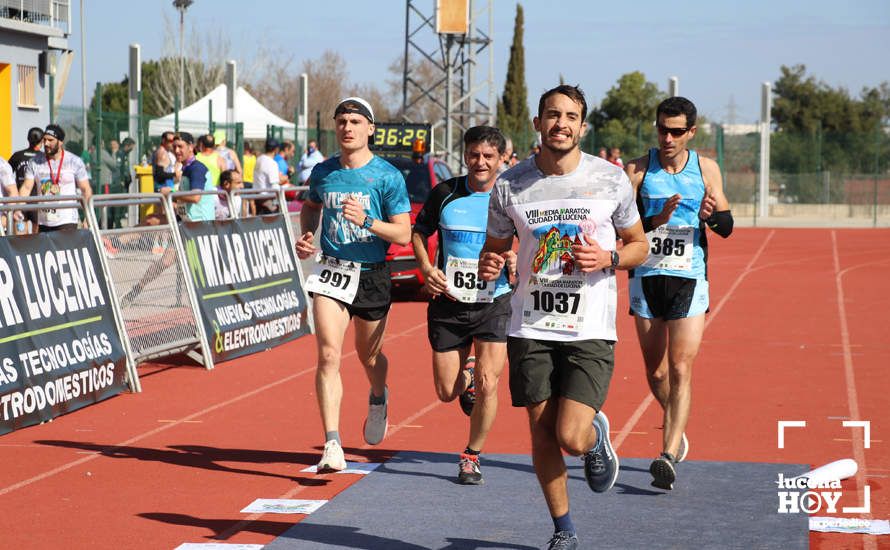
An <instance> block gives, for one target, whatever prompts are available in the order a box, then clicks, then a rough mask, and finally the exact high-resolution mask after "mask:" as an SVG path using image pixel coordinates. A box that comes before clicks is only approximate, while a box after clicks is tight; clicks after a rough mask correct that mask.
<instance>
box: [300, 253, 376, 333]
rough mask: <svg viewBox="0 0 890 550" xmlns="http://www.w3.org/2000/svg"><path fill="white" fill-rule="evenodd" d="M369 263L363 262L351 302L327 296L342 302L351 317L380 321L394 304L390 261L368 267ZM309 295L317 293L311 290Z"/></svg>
mask: <svg viewBox="0 0 890 550" xmlns="http://www.w3.org/2000/svg"><path fill="white" fill-rule="evenodd" d="M369 265H370V264H363V267H362V272H361V274H360V275H359V277H358V290H357V291H356V293H355V299H353V300H352V303H351V304H347V303H346V302H343V301H341V300H337V299H336V298H331V297H330V296H326V298H330V299H331V300H334V301H335V302H338V303H340V304H342V305H343V307H345V308H346V311H347V312H349V317H350V318H352V317H358V318H359V319H364V320H365V321H379V320H380V319H383V318H384V317H386V314H387V313H389V307H390V306H391V305H392V297H391V291H392V279H390V271H389V264H388V263H384V262H380V263H379V264H372V265H370V267H368V266H369ZM309 296H312V297H314V296H315V293H314V292H310V293H309Z"/></svg>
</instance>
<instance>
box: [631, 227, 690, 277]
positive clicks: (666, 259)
mask: <svg viewBox="0 0 890 550" xmlns="http://www.w3.org/2000/svg"><path fill="white" fill-rule="evenodd" d="M646 238H647V239H648V240H649V257H648V258H646V261H645V262H644V263H643V265H644V266H646V267H651V268H652V269H670V270H673V271H691V270H692V250H693V242H692V239H694V238H695V227H693V226H691V225H683V226H669V225H662V226H659V227H657V228H656V229H653V230H652V231H650V232H648V233H646Z"/></svg>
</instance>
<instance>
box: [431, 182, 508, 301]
mask: <svg viewBox="0 0 890 550" xmlns="http://www.w3.org/2000/svg"><path fill="white" fill-rule="evenodd" d="M451 181H453V182H454V187H455V189H454V191H453V192H452V193H451V194H449V195H448V196H447V197H446V198H445V200H444V201H442V206H441V207H440V214H439V234H440V235H441V237H442V239H441V242H440V244H441V247H442V258H443V259H444V258H447V257H448V256H454V257H455V258H464V259H472V260H477V259H479V254H480V253H481V252H482V246H483V245H484V244H485V236H486V228H487V227H488V202H489V199H490V198H491V191H488V192H485V193H477V192H473V191H471V190H470V188H469V186H468V184H467V178H466V176H464V177H460V178H456V180H451ZM440 267H441V265H440ZM508 292H510V283H509V281H508V280H507V273H506V270H504V271H503V272H501V276H500V277H498V279H497V281H496V282H495V292H494V295H495V297H498V296H501V295H502V294H506V293H508Z"/></svg>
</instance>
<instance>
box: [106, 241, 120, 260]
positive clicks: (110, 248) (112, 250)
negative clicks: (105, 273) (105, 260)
mask: <svg viewBox="0 0 890 550" xmlns="http://www.w3.org/2000/svg"><path fill="white" fill-rule="evenodd" d="M102 244H103V245H105V255H106V256H107V257H109V258H114V257H115V256H117V254H118V252H120V250H119V249H118V248H117V247H116V246H114V242H112V240H111V239H109V238H108V237H102Z"/></svg>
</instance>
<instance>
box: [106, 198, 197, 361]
mask: <svg viewBox="0 0 890 550" xmlns="http://www.w3.org/2000/svg"><path fill="white" fill-rule="evenodd" d="M145 204H152V205H157V206H158V207H159V208H160V209H161V210H159V212H161V213H162V214H163V215H161V216H157V217H156V218H155V219H156V220H157V223H156V224H147V225H140V226H135V227H127V228H124V229H103V230H99V231H98V233H99V235H100V236H101V239H102V243H101V245H100V249H101V250H104V251H105V254H104V256H105V261H106V262H107V273H108V274H109V277H110V278H111V281H112V283H113V287H114V288H115V289H116V292H117V293H118V294H119V295H120V296H121V299H120V301H119V304H120V309H121V312H122V314H123V316H122V317H123V320H124V327H125V329H126V339H127V340H128V341H129V342H130V346H131V349H132V353H133V359H134V361H136V362H142V361H147V360H150V359H156V358H160V357H167V356H170V355H175V354H177V353H186V354H187V355H188V356H189V357H191V358H192V359H194V360H196V361H198V362H200V363H202V364H203V365H204V367H205V368H207V369H212V368H213V358H212V355H211V354H210V352H209V349H210V348H209V345H208V341H207V337H206V334H205V333H204V329H203V324H202V323H201V320H200V317H199V315H200V313H198V312H199V311H200V310H199V309H198V304H197V301H196V299H195V293H194V289H193V287H192V284H191V283H192V281H191V278H190V277H189V276H188V268H187V266H188V264H187V263H186V261H185V256H184V254H182V252H181V251H182V246H181V244H180V243H179V232H178V231H177V230H176V228H175V226H174V224H175V217H174V216H170V215H168V213H169V212H172V209H171V205H170V203H169V200H165V197H164V195H162V194H160V193H138V194H111V195H94V196H93V197H91V199H90V209H91V210H90V211H91V212H92V211H93V210H92V209H93V207H96V208H103V207H115V206H116V207H123V206H136V205H145ZM165 218H166V219H165ZM199 349H200V352H199ZM204 350H208V351H207V352H204Z"/></svg>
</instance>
